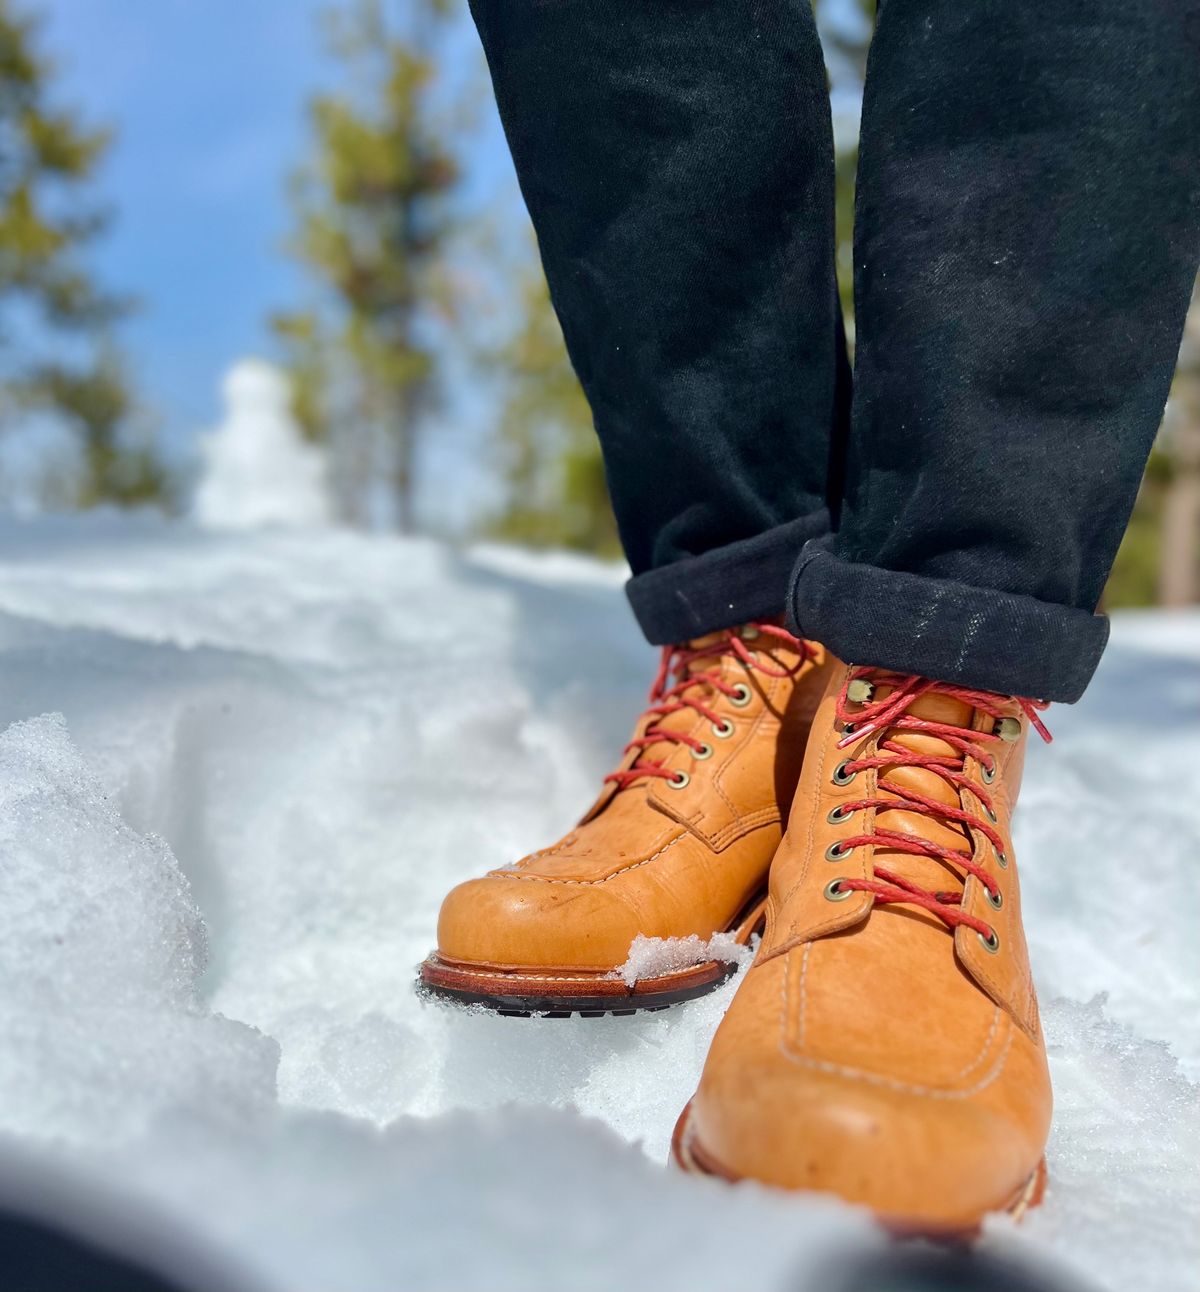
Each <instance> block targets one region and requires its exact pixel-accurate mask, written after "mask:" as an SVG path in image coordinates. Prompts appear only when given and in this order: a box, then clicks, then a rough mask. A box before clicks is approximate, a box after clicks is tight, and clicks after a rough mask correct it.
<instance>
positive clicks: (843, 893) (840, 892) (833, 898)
mask: <svg viewBox="0 0 1200 1292" xmlns="http://www.w3.org/2000/svg"><path fill="white" fill-rule="evenodd" d="M844 882H845V881H844V880H841V879H831V880H830V881H829V883H828V884H826V885H825V900H826V901H827V902H844V901H845V900H846V898H847V897H849V896H850V894H851V893H853V892H854V889H853V888H843V887H842V884H843V883H844Z"/></svg>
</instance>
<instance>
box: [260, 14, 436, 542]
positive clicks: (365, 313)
mask: <svg viewBox="0 0 1200 1292" xmlns="http://www.w3.org/2000/svg"><path fill="white" fill-rule="evenodd" d="M403 13H404V17H403V18H402V19H400V20H398V21H393V20H392V19H391V18H389V16H388V13H387V11H386V10H385V7H384V5H383V4H382V3H381V0H354V3H352V4H351V6H350V7H349V9H346V10H333V11H331V12H330V14H329V15H328V20H329V23H330V31H331V48H332V52H333V53H334V55H335V56H336V58H337V59H338V61H339V63H340V65H341V67H342V68H343V70H344V72H345V75H346V83H347V89H346V90H345V91H344V92H340V93H336V94H321V95H319V96H317V97H316V98H315V99H314V100H313V103H312V105H311V110H310V115H311V124H312V130H313V135H314V159H313V161H312V162H311V164H309V165H308V166H306V167H305V168H304V169H303V170H302V171H301V172H300V173H299V174H298V175H297V176H296V178H295V183H294V200H295V206H296V210H297V218H298V226H299V227H298V231H297V233H296V236H295V238H294V239H293V243H292V250H293V252H294V253H295V255H296V256H297V257H298V258H299V259H300V261H301V262H302V263H303V264H304V265H305V266H306V267H307V268H308V269H309V270H310V271H311V273H312V274H313V276H314V278H315V280H316V282H317V284H318V285H319V289H320V299H319V300H318V302H317V304H316V305H315V306H314V307H313V308H311V309H308V310H301V311H297V312H293V313H286V314H281V315H279V316H277V317H276V319H275V320H274V323H275V329H276V332H277V334H278V336H279V337H280V338H281V340H282V342H283V346H284V350H285V354H286V364H287V367H288V370H289V373H290V376H291V378H292V383H293V389H294V392H295V401H296V410H295V411H296V415H297V419H298V421H299V423H300V425H301V426H302V427H303V428H304V430H305V433H306V434H307V435H308V436H309V437H310V438H312V439H314V440H318V441H324V442H328V443H329V444H330V446H331V450H332V456H333V461H334V468H335V474H336V475H337V477H338V482H339V491H340V493H341V495H342V502H343V508H344V510H345V511H346V513H347V514H348V515H349V517H350V518H351V519H357V520H360V521H361V520H367V519H369V518H370V517H371V512H372V509H373V504H374V503H376V502H377V501H378V498H377V496H373V495H377V494H378V485H379V484H380V482H383V483H385V485H386V486H387V487H388V491H389V492H390V494H391V508H392V511H393V514H394V519H395V521H396V524H397V527H398V528H400V529H401V530H410V529H411V528H412V526H413V511H414V508H413V502H414V484H415V478H414V476H415V467H416V454H417V441H418V435H419V430H420V426H421V423H422V420H423V419H424V417H425V416H426V415H427V414H428V413H430V412H431V411H432V410H433V408H434V407H435V406H436V404H437V400H438V396H439V389H438V376H439V373H438V349H437V347H436V345H435V343H434V340H433V339H432V337H431V333H432V332H433V331H434V330H435V328H434V324H433V320H434V318H435V317H436V316H437V314H438V313H439V311H444V310H445V309H447V308H448V301H447V288H446V280H447V275H446V272H445V253H446V250H447V244H448V243H449V241H450V239H451V236H452V234H453V232H454V221H453V216H452V213H451V211H450V209H449V207H450V203H449V200H448V199H449V198H450V196H451V195H452V193H453V191H454V189H455V186H456V184H457V182H458V178H459V168H458V165H457V163H456V160H455V158H454V156H453V154H452V152H451V149H450V147H449V146H448V145H447V143H446V142H445V140H444V131H443V130H442V129H441V128H440V127H439V121H438V111H437V106H436V102H435V100H436V88H437V77H436V75H435V72H436V58H437V54H438V52H439V49H440V41H441V40H442V39H444V37H445V32H446V27H447V22H446V19H447V17H448V14H449V8H448V6H447V5H446V4H445V3H444V0H409V2H408V3H407V4H406V5H405V6H404V8H403Z"/></svg>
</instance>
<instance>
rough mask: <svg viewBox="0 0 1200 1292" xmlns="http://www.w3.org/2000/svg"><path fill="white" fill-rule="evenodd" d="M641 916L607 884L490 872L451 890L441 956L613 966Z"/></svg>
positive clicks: (442, 920) (441, 926) (622, 957)
mask: <svg viewBox="0 0 1200 1292" xmlns="http://www.w3.org/2000/svg"><path fill="white" fill-rule="evenodd" d="M645 931H646V930H643V929H641V928H640V927H639V920H638V917H637V915H636V913H635V912H634V911H633V910H632V909H631V908H630V907H629V906H627V905H626V904H625V903H624V902H623V901H622V900H621V899H620V897H619V896H617V895H616V894H615V893H613V892H612V891H610V890H609V889H607V888H606V887H605V886H604V885H602V884H588V883H563V882H555V881H553V880H545V879H541V878H538V877H524V876H519V875H517V874H515V873H514V874H512V875H505V874H500V875H496V874H493V875H488V876H485V877H484V878H482V879H472V880H468V881H467V882H466V883H464V884H460V885H459V886H458V887H457V888H455V889H452V890H451V892H450V893H449V894H448V895H447V897H446V899H445V901H444V902H443V903H442V909H441V914H440V915H439V917H438V954H439V955H441V956H442V957H444V958H446V959H450V960H456V961H462V962H467V963H473V964H487V965H494V966H498V967H514V968H521V967H526V966H530V967H532V966H536V967H541V968H566V969H578V970H611V969H614V968H617V967H619V966H620V965H622V964H624V963H625V961H626V959H627V958H628V956H629V948H630V945H631V944H632V942H633V940H634V939H635V938H636V937H637V935H638V934H639V933H640V932H645Z"/></svg>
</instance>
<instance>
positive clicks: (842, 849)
mask: <svg viewBox="0 0 1200 1292" xmlns="http://www.w3.org/2000/svg"><path fill="white" fill-rule="evenodd" d="M853 851H854V849H853V848H852V847H846V846H845V845H844V844H842V843H841V842H840V841H839V842H837V843H831V844H830V845H829V847H828V848H826V849H825V860H826V861H845V860H846V858H847V857H848V856H849V855H850V854H851V853H852V852H853Z"/></svg>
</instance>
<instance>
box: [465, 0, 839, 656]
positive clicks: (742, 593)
mask: <svg viewBox="0 0 1200 1292" xmlns="http://www.w3.org/2000/svg"><path fill="white" fill-rule="evenodd" d="M471 9H472V13H473V15H474V17H475V22H476V25H477V26H478V28H479V33H480V36H481V37H482V40H483V45H484V49H485V51H486V53H487V58H488V63H489V66H490V69H491V73H492V82H493V85H494V87H495V91H496V101H497V103H498V105H499V108H500V115H501V119H502V121H503V123H504V128H505V132H506V135H507V137H508V142H509V146H510V148H511V150H512V155H513V160H514V162H515V164H516V169H517V175H518V178H519V180H520V183H521V189H522V192H523V194H524V197H525V201H526V204H527V205H528V208H529V212H530V215H531V216H532V218H533V223H534V228H535V230H536V232H537V235H538V243H539V247H540V251H541V256H542V263H543V265H544V266H545V270H546V277H547V280H548V282H549V285H550V293H551V298H552V300H553V302H554V307H555V309H556V310H557V312H558V317H559V320H560V321H561V323H562V328H563V333H564V336H565V338H566V343H567V349H568V351H569V353H570V356H571V361H572V363H573V364H574V366H575V371H576V372H577V373H578V375H579V378H580V381H581V382H582V384H583V388H584V391H585V393H586V394H587V397H588V400H589V402H590V404H591V408H592V413H593V416H594V419H595V424H596V430H597V432H598V434H599V437H600V443H601V446H602V449H603V452H604V459H605V465H606V470H607V474H608V481H609V487H610V491H611V494H612V498H613V504H614V507H615V510H616V515H617V522H618V525H619V528H620V533H621V539H622V542H623V544H624V547H625V551H626V554H627V556H628V558H629V562H630V565H631V566H632V569H633V574H634V578H633V579H632V580H631V582H630V585H629V596H630V600H631V602H632V604H633V607H634V610H635V613H636V614H637V617H638V620H639V622H640V624H641V626H642V628H643V629H644V630H645V632H646V634H647V636H648V637H649V638H650V639H651V640H652V641H655V642H668V641H679V640H682V639H684V638H687V637H691V636H694V635H696V634H699V633H703V632H707V631H710V630H712V629H715V628H719V627H724V626H727V625H729V624H734V623H738V622H741V621H743V620H746V619H749V618H754V617H759V616H764V615H768V614H780V613H782V611H783V609H784V597H785V593H786V587H787V575H788V571H789V570H790V569H791V567H792V566H793V565H794V563H795V560H796V558H797V556H798V555H799V552H800V549H801V548H802V547H803V545H804V542H805V541H806V540H807V539H808V538H810V537H813V536H814V535H817V534H821V533H824V532H826V531H827V530H828V527H829V516H828V511H827V493H828V491H829V484H830V476H831V474H834V473H836V472H837V471H839V470H840V462H837V461H834V460H833V459H835V458H836V457H837V454H836V453H833V454H831V436H832V434H833V433H834V428H835V426H836V425H837V424H838V422H839V419H840V420H841V421H842V422H844V421H845V420H846V412H847V404H848V387H849V381H848V371H847V368H846V362H845V347H844V341H843V338H842V331H841V311H840V307H839V305H838V301H837V292H836V287H835V279H834V234H833V205H834V196H833V193H834V173H833V141H832V131H831V125H830V112H829V102H828V95H827V92H826V78H825V70H824V62H823V59H822V55H821V49H820V42H819V41H818V39H817V34H816V29H815V25H814V23H813V18H812V13H811V9H810V5H809V0H472V3H471Z"/></svg>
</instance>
